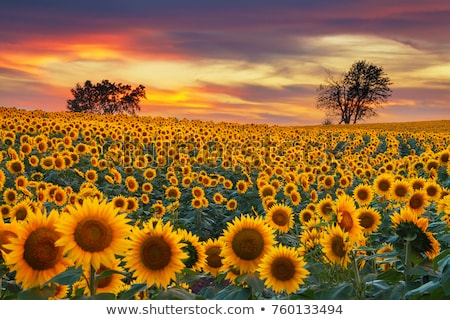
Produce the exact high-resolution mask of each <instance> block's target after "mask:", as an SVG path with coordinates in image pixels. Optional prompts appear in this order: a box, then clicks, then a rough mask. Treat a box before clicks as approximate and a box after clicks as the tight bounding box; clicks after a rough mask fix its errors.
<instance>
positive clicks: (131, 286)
mask: <svg viewBox="0 0 450 320" xmlns="http://www.w3.org/2000/svg"><path fill="white" fill-rule="evenodd" d="M0 116H1V118H0V119H1V120H0V162H1V164H2V166H1V168H3V169H0V191H1V194H0V211H1V215H2V218H1V219H0V252H1V260H0V265H1V269H0V274H1V276H2V284H1V287H0V288H1V289H2V290H1V293H0V295H1V297H2V298H8V299H11V298H23V297H24V296H27V294H31V295H32V296H33V295H35V296H39V297H44V298H52V299H61V298H76V297H80V296H84V295H87V296H97V295H99V294H105V295H107V297H108V298H111V299H112V298H135V299H141V298H147V297H148V298H149V297H161V298H164V297H168V298H170V297H173V296H171V295H178V296H177V297H178V298H187V297H192V296H196V297H203V298H240V299H242V298H245V299H251V298H275V297H278V298H280V297H291V298H292V297H301V296H308V297H312V298H322V297H336V296H333V293H336V292H340V290H342V288H347V287H348V288H351V290H350V291H349V292H352V293H351V295H352V297H356V298H383V297H384V298H385V297H386V296H385V295H384V296H383V294H381V293H380V292H381V291H380V290H378V291H377V286H380V287H381V286H383V285H384V286H385V287H384V289H386V286H390V288H391V289H392V290H391V291H392V295H391V296H388V298H394V297H398V296H395V293H394V292H399V291H401V290H399V287H402V288H403V289H402V290H403V291H402V292H406V289H405V288H406V287H408V288H409V291H408V292H406V293H404V294H403V296H401V297H400V298H404V297H405V296H408V295H410V296H411V295H413V293H415V294H416V296H417V292H419V295H420V292H421V291H420V288H422V286H423V285H424V279H425V278H424V274H426V275H427V276H428V277H430V276H431V277H432V281H434V282H433V283H436V288H435V292H437V293H436V294H437V296H438V297H448V296H449V295H450V293H449V292H448V291H446V290H445V288H444V287H445V286H442V285H441V284H440V282H439V281H440V280H441V278H439V277H440V275H442V271H443V270H444V269H446V265H447V264H446V263H448V264H450V259H449V257H450V255H448V251H449V250H448V246H449V242H450V241H449V236H448V230H449V226H450V195H449V187H450V165H449V162H450V148H449V147H448V145H449V142H450V134H448V133H447V132H448V128H449V126H450V121H441V122H434V123H426V122H424V123H412V124H402V125H401V126H399V125H396V124H386V125H360V126H350V127H342V126H326V127H277V126H266V125H238V124H233V123H218V124H216V123H210V122H200V121H188V120H177V119H163V118H151V117H129V116H123V115H114V116H95V115H90V114H70V113H47V112H43V111H32V112H31V111H24V110H18V109H14V108H0ZM430 263H431V265H434V269H433V268H432V269H426V270H425V269H424V268H425V266H427V265H429V264H430ZM424 270H425V271H424ZM446 270H448V268H447V269H446ZM67 279H70V281H69V280H67ZM427 279H429V278H427ZM429 281H431V280H429ZM413 290H416V291H413ZM181 292H183V293H181ZM184 294H185V295H184ZM27 297H28V296H27ZM414 297H415V296H414Z"/></svg>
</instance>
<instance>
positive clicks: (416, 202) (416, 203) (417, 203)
mask: <svg viewBox="0 0 450 320" xmlns="http://www.w3.org/2000/svg"><path fill="white" fill-rule="evenodd" d="M423 200H424V199H423V198H422V196H421V195H420V194H414V195H413V196H412V197H411V199H409V206H410V207H411V208H412V209H419V208H421V207H422V206H423Z"/></svg>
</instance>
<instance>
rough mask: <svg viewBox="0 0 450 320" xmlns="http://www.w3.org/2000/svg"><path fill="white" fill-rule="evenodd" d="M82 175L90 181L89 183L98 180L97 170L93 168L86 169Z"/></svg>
mask: <svg viewBox="0 0 450 320" xmlns="http://www.w3.org/2000/svg"><path fill="white" fill-rule="evenodd" d="M84 177H85V179H86V181H87V182H91V183H95V182H96V181H97V180H98V174H97V171H95V170H93V169H89V170H86V173H85V174H84Z"/></svg>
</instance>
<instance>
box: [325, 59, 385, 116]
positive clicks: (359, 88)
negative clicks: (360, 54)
mask: <svg viewBox="0 0 450 320" xmlns="http://www.w3.org/2000/svg"><path fill="white" fill-rule="evenodd" d="M391 84H392V82H391V80H390V79H389V77H388V76H387V75H386V73H385V72H384V71H383V68H381V67H377V66H375V65H373V64H371V63H368V62H366V61H365V60H360V61H357V62H355V63H354V64H353V65H352V66H351V68H350V70H349V71H348V72H347V73H344V74H343V75H342V76H341V77H340V78H338V79H335V78H334V77H333V76H332V75H331V74H330V73H328V78H327V80H326V83H325V84H321V85H320V86H319V88H318V97H317V108H318V109H322V110H325V112H326V113H327V115H328V116H340V118H341V120H340V122H339V123H346V124H348V123H351V122H353V123H356V122H357V121H358V120H364V119H367V118H370V117H372V116H375V115H376V114H377V113H376V108H378V107H380V106H381V105H382V104H383V103H385V102H387V99H388V97H390V96H391V92H392V91H391V89H390V88H389V85H391Z"/></svg>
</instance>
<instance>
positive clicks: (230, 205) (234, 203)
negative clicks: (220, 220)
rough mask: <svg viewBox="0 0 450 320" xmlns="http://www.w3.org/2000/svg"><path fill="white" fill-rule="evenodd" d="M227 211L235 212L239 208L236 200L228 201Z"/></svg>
mask: <svg viewBox="0 0 450 320" xmlns="http://www.w3.org/2000/svg"><path fill="white" fill-rule="evenodd" d="M226 207H227V210H228V211H234V210H236V208H237V201H236V199H230V200H228V201H227V206H226Z"/></svg>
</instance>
